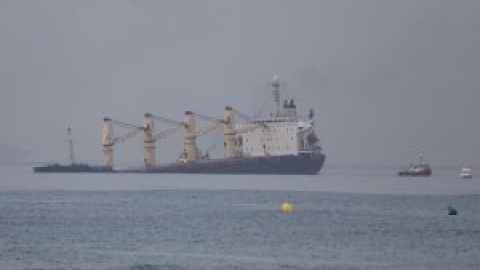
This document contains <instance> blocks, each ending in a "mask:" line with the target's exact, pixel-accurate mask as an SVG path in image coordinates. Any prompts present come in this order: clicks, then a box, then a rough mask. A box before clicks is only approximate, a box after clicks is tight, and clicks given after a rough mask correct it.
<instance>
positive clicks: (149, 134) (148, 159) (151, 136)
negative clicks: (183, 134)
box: [143, 113, 185, 169]
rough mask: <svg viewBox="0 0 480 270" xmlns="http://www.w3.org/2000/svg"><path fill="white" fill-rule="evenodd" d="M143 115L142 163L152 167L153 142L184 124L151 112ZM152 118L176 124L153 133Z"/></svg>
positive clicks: (148, 167)
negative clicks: (143, 150) (143, 152)
mask: <svg viewBox="0 0 480 270" xmlns="http://www.w3.org/2000/svg"><path fill="white" fill-rule="evenodd" d="M144 117H145V118H144V121H143V131H144V132H143V142H144V148H145V154H144V155H145V156H144V163H145V168H146V169H152V168H154V166H155V143H156V142H157V141H159V140H161V139H165V138H167V137H169V136H171V135H173V134H175V133H176V132H177V131H178V130H179V128H180V127H184V126H185V125H184V123H183V122H179V121H175V120H171V119H168V118H163V117H160V116H156V115H154V114H151V113H146V114H145V115H144ZM154 119H157V120H160V121H163V122H167V123H170V124H174V125H176V127H174V128H170V129H167V130H164V131H162V132H160V133H157V134H155V129H154V124H153V120H154Z"/></svg>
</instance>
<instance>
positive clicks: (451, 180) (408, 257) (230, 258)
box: [0, 166, 480, 270]
mask: <svg viewBox="0 0 480 270" xmlns="http://www.w3.org/2000/svg"><path fill="white" fill-rule="evenodd" d="M395 173H396V172H395V171H394V170H391V169H388V168H387V169H385V168H368V167H348V168H342V167H333V168H332V167H330V168H329V167H328V166H327V167H325V168H324V170H322V172H321V173H320V174H319V175H316V176H253V175H237V176H235V175H181V174H176V175H175V174H146V175H144V174H34V173H33V172H32V171H31V168H30V167H24V166H16V167H12V166H10V167H6V166H3V167H0V269H2V270H3V269H22V270H23V269H32V270H33V269H82V270H83V269H122V270H140V269H143V270H151V269H480V214H479V213H480V180H479V179H476V178H473V179H470V180H465V179H460V178H459V176H458V172H457V171H456V170H450V169H445V170H435V171H434V175H433V176H432V177H425V178H410V177H406V178H403V177H397V176H396V175H395ZM287 201H288V202H290V203H291V205H292V207H293V211H292V212H290V213H283V212H282V211H281V205H282V203H283V202H287ZM449 206H450V207H454V208H455V209H457V211H458V215H456V216H449V215H448V211H447V208H448V207H449Z"/></svg>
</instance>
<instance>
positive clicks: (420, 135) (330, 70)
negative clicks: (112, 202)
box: [0, 0, 480, 166]
mask: <svg viewBox="0 0 480 270" xmlns="http://www.w3.org/2000/svg"><path fill="white" fill-rule="evenodd" d="M478 14H480V2H478V1H474V0H472V1H467V0H466V1H441V0H435V1H428V0H423V1H417V0H415V1H413V0H412V1H380V0H379V1H338V0H332V1H320V0H318V1H16V0H15V1H5V0H3V1H1V2H0V93H1V99H0V123H1V125H2V132H1V135H0V145H4V146H5V145H6V146H9V147H11V146H13V147H17V148H19V149H24V150H28V151H29V152H30V159H31V160H33V161H65V160H66V157H67V147H66V144H65V142H64V137H65V132H66V131H65V128H66V127H67V126H68V125H69V124H71V125H72V127H73V128H74V131H75V133H76V135H77V139H78V142H77V158H78V159H79V160H83V161H90V162H92V163H100V162H101V122H102V118H103V117H104V116H110V117H112V118H114V119H118V120H123V121H125V122H131V123H138V124H140V123H141V121H142V117H143V113H144V112H146V111H150V112H153V113H155V114H159V115H162V116H165V117H168V118H172V119H181V118H182V114H183V111H184V110H186V109H191V110H194V111H198V112H201V113H203V114H208V115H211V116H220V114H221V112H222V110H223V107H224V106H225V105H232V106H234V107H236V108H238V109H239V110H241V111H242V112H244V113H249V114H254V113H258V112H259V111H260V109H261V108H262V107H263V106H265V103H266V102H268V101H269V100H270V89H269V88H268V81H269V80H270V78H271V76H272V75H273V74H274V73H278V74H279V75H280V76H281V78H282V79H283V80H284V81H286V86H285V89H284V91H283V93H284V94H285V95H289V96H293V97H295V98H296V99H297V100H298V103H299V105H300V109H301V110H302V112H304V113H305V114H306V113H307V111H308V109H309V108H310V107H313V108H314V109H315V112H316V119H317V123H318V126H317V131H318V133H319V135H320V138H321V140H322V143H323V146H324V149H325V152H326V154H327V165H328V164H355V163H361V164H393V165H399V166H400V165H405V164H407V163H409V162H410V160H411V159H412V158H413V157H414V155H416V154H417V153H419V152H420V151H421V152H422V153H423V154H424V156H425V157H426V158H427V160H428V161H429V162H430V163H432V164H452V165H456V164H458V165H460V164H461V162H462V161H466V162H468V163H470V164H471V165H474V166H475V165H478V164H479V163H480V144H479V143H478V138H480V126H479V124H478V120H477V119H476V118H477V117H478V115H480V106H479V105H478V104H480V89H479V85H480V84H479V82H480V76H479V75H480V51H479V48H480V35H479V34H478V29H480V18H479V17H478ZM199 124H201V122H199ZM157 127H158V128H161V127H162V126H161V125H160V124H159V125H157ZM217 137H218V136H217ZM219 138H221V137H219ZM204 140H205V141H206V142H205V143H207V144H208V140H209V139H208V138H204ZM179 142H180V141H179V140H178V139H172V140H167V141H165V143H164V144H162V145H160V148H164V149H165V151H164V152H163V153H162V152H161V151H160V150H159V151H158V152H157V155H160V156H162V157H161V158H160V160H165V161H167V160H173V159H175V158H176V157H177V155H178V153H179V152H180V150H181V145H180V143H179ZM4 148H6V147H4ZM4 148H1V149H4ZM141 155H142V148H141V143H140V140H139V139H136V140H133V141H131V142H127V143H125V144H123V145H119V146H118V147H117V148H116V159H117V160H118V161H119V162H127V163H131V164H141V163H142V157H141Z"/></svg>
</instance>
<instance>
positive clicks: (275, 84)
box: [270, 74, 280, 115]
mask: <svg viewBox="0 0 480 270" xmlns="http://www.w3.org/2000/svg"><path fill="white" fill-rule="evenodd" d="M270 85H271V86H272V88H273V89H272V90H273V101H274V102H275V110H276V112H275V114H276V115H278V114H279V112H280V78H279V77H278V75H277V74H275V75H273V77H272V83H271V84H270Z"/></svg>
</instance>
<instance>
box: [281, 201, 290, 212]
mask: <svg viewBox="0 0 480 270" xmlns="http://www.w3.org/2000/svg"><path fill="white" fill-rule="evenodd" d="M292 210H293V207H292V204H290V203H289V202H284V203H283V204H282V212H284V213H290V212H292Z"/></svg>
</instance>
